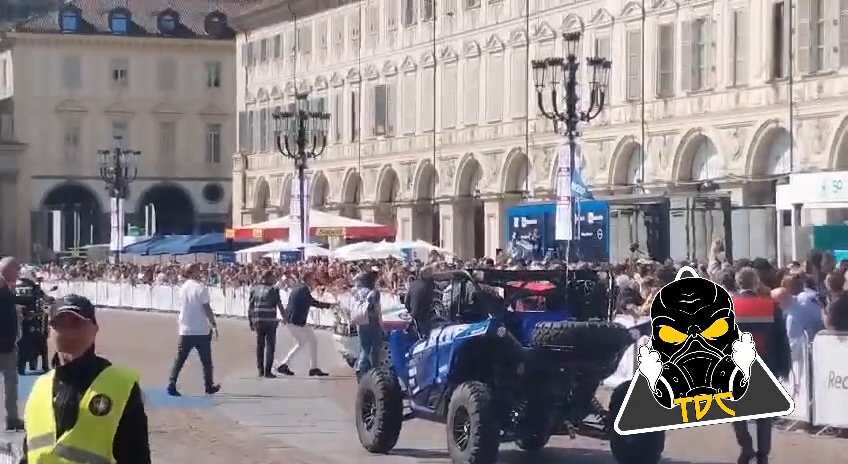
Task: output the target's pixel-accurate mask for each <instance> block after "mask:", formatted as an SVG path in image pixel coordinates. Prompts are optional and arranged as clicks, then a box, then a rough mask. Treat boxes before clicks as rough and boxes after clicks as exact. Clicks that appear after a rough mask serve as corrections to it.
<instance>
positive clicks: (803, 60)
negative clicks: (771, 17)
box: [790, 0, 811, 74]
mask: <svg viewBox="0 0 848 464" xmlns="http://www.w3.org/2000/svg"><path fill="white" fill-rule="evenodd" d="M810 1H811V0H798V20H797V23H796V26H795V27H796V28H797V31H798V33H797V37H798V57H797V59H796V60H795V62H796V63H797V64H798V71H799V72H801V73H802V74H806V73H808V72H809V71H810ZM790 8H791V5H790Z"/></svg>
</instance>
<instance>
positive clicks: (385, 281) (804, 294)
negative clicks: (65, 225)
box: [41, 240, 848, 338]
mask: <svg viewBox="0 0 848 464" xmlns="http://www.w3.org/2000/svg"><path fill="white" fill-rule="evenodd" d="M425 264H429V265H433V266H436V267H438V268H447V267H478V268H479V267H482V268H486V267H495V268H502V269H542V268H548V269H551V268H564V267H565V266H566V265H565V263H563V262H561V261H556V260H552V261H547V262H540V261H536V262H533V261H525V260H516V259H511V258H509V257H508V256H506V255H505V254H501V255H499V256H498V257H497V258H495V259H487V258H483V259H480V260H476V261H473V262H459V261H450V260H446V259H445V258H444V257H443V256H441V255H438V254H436V253H434V254H432V255H431V256H430V258H429V262H428V263H423V262H421V261H413V262H411V263H410V262H405V261H401V260H397V259H382V260H371V261H367V262H344V261H335V260H328V259H326V258H321V259H311V260H308V261H306V262H302V263H274V262H272V261H271V260H267V259H265V260H261V261H258V262H253V263H244V264H231V263H202V264H200V269H201V273H202V275H203V278H204V279H205V280H206V282H207V284H208V285H214V286H221V287H224V288H234V287H242V286H248V285H252V284H255V283H257V282H259V281H260V280H261V278H262V275H263V274H264V273H265V272H266V271H268V270H270V271H272V272H274V274H275V275H276V276H277V279H278V281H279V285H280V286H281V287H282V288H291V287H293V286H294V284H295V283H297V282H299V281H300V280H301V276H303V275H304V274H305V273H307V272H312V273H313V275H315V276H316V278H317V280H318V282H319V283H320V286H321V287H323V289H325V290H328V291H331V292H344V291H347V290H348V289H350V288H351V287H353V285H354V280H355V277H356V276H357V275H359V274H360V273H361V272H362V271H363V270H365V269H372V270H376V271H378V275H379V276H380V279H379V282H378V288H379V289H380V290H381V291H383V292H388V293H399V292H403V291H404V290H405V288H406V286H407V285H408V283H409V281H410V279H411V278H412V277H413V276H414V275H415V274H416V273H417V271H418V270H419V269H420V268H421V267H423V266H424V265H425ZM682 265H689V266H692V267H693V268H695V269H697V270H698V271H699V272H700V274H701V276H702V277H705V278H708V279H710V280H712V281H714V282H716V283H717V284H719V285H721V286H722V287H723V288H725V289H727V290H728V291H729V292H730V293H734V292H736V291H737V290H739V289H740V287H743V288H747V287H745V286H748V285H756V288H757V289H758V291H759V292H760V293H761V294H763V295H769V296H771V297H772V298H774V299H775V301H777V302H778V304H779V305H780V306H781V307H782V308H783V309H784V311H785V312H786V317H787V330H788V331H789V332H790V337H792V336H793V335H795V336H796V337H797V336H799V335H798V333H799V331H800V333H803V334H806V335H807V336H809V337H810V338H812V336H813V335H814V333H815V332H816V331H817V330H818V327H817V326H818V325H819V324H820V323H822V322H823V323H824V324H825V325H826V326H827V327H828V328H830V329H832V330H846V331H848V295H846V294H845V291H846V272H848V261H842V262H840V263H836V262H835V260H834V257H833V255H832V254H830V253H822V252H819V251H816V250H813V251H811V252H810V253H809V255H808V256H807V259H806V260H805V261H804V262H803V263H799V262H794V261H793V262H790V263H788V264H787V265H786V266H783V267H778V266H777V265H776V264H775V263H773V262H769V261H768V260H766V259H763V258H755V259H747V258H742V259H737V260H735V261H733V262H730V261H728V260H727V259H725V256H724V245H723V243H722V241H721V240H716V241H715V242H714V243H713V246H712V249H711V252H710V257H709V259H708V260H707V261H706V262H697V261H692V262H679V263H673V262H671V261H668V262H665V263H658V262H654V261H650V260H645V259H637V258H636V257H634V259H632V260H628V262H626V263H623V264H619V265H615V266H612V267H611V268H610V269H609V270H610V272H611V274H612V276H613V277H614V278H615V281H616V288H617V289H618V292H617V295H618V296H617V298H616V302H615V306H616V310H617V311H618V312H619V313H625V314H633V315H635V316H647V315H648V314H649V313H650V306H651V302H652V300H653V297H654V295H656V293H657V292H658V291H659V290H660V289H661V288H662V287H663V286H664V285H665V284H667V283H669V282H671V281H673V280H674V279H675V277H676V274H677V270H678V269H679V268H680V266H682ZM577 266H579V267H588V266H591V265H590V264H588V263H583V264H578V265H577ZM181 269H182V265H181V264H177V263H158V264H148V265H139V264H132V263H120V264H109V263H106V262H82V261H81V262H77V263H74V264H64V265H56V264H53V265H46V266H44V267H43V268H42V270H41V271H42V274H43V275H45V276H48V277H49V278H52V279H68V280H89V281H95V280H105V281H112V282H129V283H133V284H159V285H175V284H179V283H180V279H181V277H180V276H181ZM817 321H819V322H818V323H817Z"/></svg>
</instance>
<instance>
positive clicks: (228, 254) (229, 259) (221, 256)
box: [215, 251, 236, 264]
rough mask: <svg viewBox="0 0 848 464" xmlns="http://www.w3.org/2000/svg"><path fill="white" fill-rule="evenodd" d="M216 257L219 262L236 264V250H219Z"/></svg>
mask: <svg viewBox="0 0 848 464" xmlns="http://www.w3.org/2000/svg"><path fill="white" fill-rule="evenodd" d="M215 259H216V260H217V261H218V262H219V263H227V264H235V262H236V253H235V252H234V251H219V252H217V253H215Z"/></svg>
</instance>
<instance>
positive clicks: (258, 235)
mask: <svg viewBox="0 0 848 464" xmlns="http://www.w3.org/2000/svg"><path fill="white" fill-rule="evenodd" d="M252 231H253V238H259V239H261V238H262V229H252Z"/></svg>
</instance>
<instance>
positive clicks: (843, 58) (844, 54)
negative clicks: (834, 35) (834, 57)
mask: <svg viewBox="0 0 848 464" xmlns="http://www.w3.org/2000/svg"><path fill="white" fill-rule="evenodd" d="M839 66H840V67H846V66H848V0H840V5H839Z"/></svg>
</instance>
